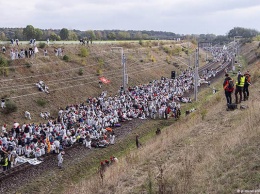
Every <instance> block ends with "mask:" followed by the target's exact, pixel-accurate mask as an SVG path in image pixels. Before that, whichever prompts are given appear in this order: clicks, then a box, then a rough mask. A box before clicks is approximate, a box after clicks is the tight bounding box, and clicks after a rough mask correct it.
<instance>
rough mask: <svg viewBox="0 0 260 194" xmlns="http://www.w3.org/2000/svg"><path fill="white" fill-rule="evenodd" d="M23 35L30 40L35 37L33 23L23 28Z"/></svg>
mask: <svg viewBox="0 0 260 194" xmlns="http://www.w3.org/2000/svg"><path fill="white" fill-rule="evenodd" d="M23 35H24V37H25V38H26V40H30V39H31V38H35V37H34V36H35V29H34V27H33V26H32V25H27V26H26V28H24V29H23Z"/></svg>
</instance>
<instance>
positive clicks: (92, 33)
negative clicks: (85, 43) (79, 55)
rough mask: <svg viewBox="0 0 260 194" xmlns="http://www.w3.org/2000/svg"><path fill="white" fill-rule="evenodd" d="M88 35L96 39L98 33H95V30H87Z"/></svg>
mask: <svg viewBox="0 0 260 194" xmlns="http://www.w3.org/2000/svg"><path fill="white" fill-rule="evenodd" d="M86 36H87V37H88V38H89V39H92V40H95V39H96V35H95V33H94V31H93V30H87V31H86Z"/></svg>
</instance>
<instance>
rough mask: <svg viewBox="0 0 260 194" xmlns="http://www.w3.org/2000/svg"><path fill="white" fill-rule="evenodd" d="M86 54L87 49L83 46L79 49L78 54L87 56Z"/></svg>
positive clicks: (87, 52)
mask: <svg viewBox="0 0 260 194" xmlns="http://www.w3.org/2000/svg"><path fill="white" fill-rule="evenodd" d="M88 55H89V51H88V49H86V48H84V47H83V48H81V49H80V56H81V57H87V56H88Z"/></svg>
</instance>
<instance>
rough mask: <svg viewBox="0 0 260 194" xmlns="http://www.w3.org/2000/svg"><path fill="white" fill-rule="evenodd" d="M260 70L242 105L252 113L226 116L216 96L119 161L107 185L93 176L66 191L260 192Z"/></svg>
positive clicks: (256, 69)
mask: <svg viewBox="0 0 260 194" xmlns="http://www.w3.org/2000/svg"><path fill="white" fill-rule="evenodd" d="M259 67H260V65H259V63H257V64H256V65H255V66H254V69H252V68H253V67H251V72H255V73H254V75H253V80H254V83H253V86H252V87H251V88H250V89H251V96H250V100H249V101H246V102H243V104H245V105H247V106H248V107H249V108H248V109H246V110H239V109H238V110H235V111H229V112H227V111H226V110H225V105H224V104H225V99H224V98H223V97H222V95H223V94H222V93H218V94H216V95H215V96H212V97H211V98H209V99H207V100H205V101H202V102H201V103H202V105H201V108H200V110H198V111H197V112H195V113H192V114H191V115H189V116H188V117H186V118H182V120H181V121H179V122H177V123H175V124H173V125H172V126H170V127H167V128H165V129H164V130H163V131H162V134H161V135H160V136H157V137H154V138H152V139H151V140H150V141H149V142H148V143H146V145H145V146H144V147H142V149H140V150H133V151H132V152H130V153H128V154H127V155H126V156H124V157H122V158H120V159H119V161H120V162H119V164H117V165H114V166H111V167H110V168H109V169H108V170H107V171H106V174H105V179H104V184H103V185H101V184H100V179H99V177H98V176H94V177H93V178H92V179H90V180H84V181H82V182H81V183H80V184H77V185H75V186H71V187H70V188H69V189H68V190H67V192H66V193H100V194H101V193H106V194H110V193H111V194H112V193H113V194H114V193H118V194H128V193H129V194H130V193H131V194H133V193H136V194H139V193H177V194H178V193H180V194H185V193H189V194H190V193H194V194H197V193H216V194H218V193H227V194H229V193H235V192H236V190H237V189H248V190H252V189H259V182H260V168H259V162H260V160H259V154H260V150H259V137H260V132H259V126H258V125H259V122H260V117H259V114H260V104H259V101H260V98H259V89H258V88H259V86H260V83H259V75H260V74H259V73H260V71H259ZM204 110H206V112H205V111H204ZM203 111H204V112H203ZM202 115H203V116H202Z"/></svg>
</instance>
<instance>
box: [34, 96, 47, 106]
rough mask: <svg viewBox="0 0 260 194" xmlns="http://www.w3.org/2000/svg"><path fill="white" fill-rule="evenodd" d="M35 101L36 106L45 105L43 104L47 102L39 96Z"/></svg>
mask: <svg viewBox="0 0 260 194" xmlns="http://www.w3.org/2000/svg"><path fill="white" fill-rule="evenodd" d="M36 103H37V105H38V106H41V107H45V105H46V104H47V101H46V100H44V99H42V98H40V99H37V100H36Z"/></svg>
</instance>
